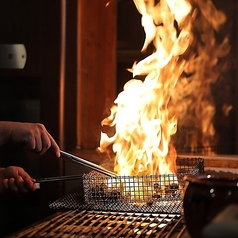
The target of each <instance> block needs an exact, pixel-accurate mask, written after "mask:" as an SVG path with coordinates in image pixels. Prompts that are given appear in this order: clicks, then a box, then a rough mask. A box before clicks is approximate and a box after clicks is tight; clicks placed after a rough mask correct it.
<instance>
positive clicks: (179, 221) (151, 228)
mask: <svg viewBox="0 0 238 238" xmlns="http://www.w3.org/2000/svg"><path fill="white" fill-rule="evenodd" d="M11 237H12V238H20V237H45V238H48V237H54V238H57V237H60V238H62V237H80V238H88V237H94V238H101V237H104V238H115V237H118V238H120V237H123V238H126V237H128V238H129V237H130V238H134V237H138V238H139V237H140V238H146V237H150V238H154V237H164V238H168V237H170V238H172V237H176V238H180V237H181V238H186V237H189V236H188V234H187V231H186V226H185V222H184V220H183V218H182V217H181V216H180V215H175V214H143V213H120V212H97V211H91V212H89V211H85V210H84V211H79V210H69V211H64V212H59V213H56V214H55V215H54V216H53V217H52V218H51V219H47V220H43V221H42V222H41V223H37V224H35V225H32V226H31V227H29V228H26V229H24V230H22V231H20V232H18V233H16V234H13V235H11Z"/></svg>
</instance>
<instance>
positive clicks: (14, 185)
mask: <svg viewBox="0 0 238 238" xmlns="http://www.w3.org/2000/svg"><path fill="white" fill-rule="evenodd" d="M0 187H1V188H0V191H1V193H2V194H3V193H6V192H7V193H28V192H29V191H35V190H36V184H34V182H33V181H32V180H24V179H23V178H22V177H18V178H9V179H7V178H5V179H4V180H3V181H2V184H1V186H0Z"/></svg>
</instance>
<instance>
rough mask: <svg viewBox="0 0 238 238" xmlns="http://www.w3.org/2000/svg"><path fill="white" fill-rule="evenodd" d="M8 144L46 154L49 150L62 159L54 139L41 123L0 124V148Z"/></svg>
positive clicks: (5, 122)
mask: <svg viewBox="0 0 238 238" xmlns="http://www.w3.org/2000/svg"><path fill="white" fill-rule="evenodd" d="M6 143H16V144H21V145H23V146H24V147H25V148H26V149H29V150H33V151H35V152H36V153H39V154H40V155H41V154H44V153H45V152H46V151H47V150H48V149H49V148H51V150H52V151H53V153H54V154H55V155H56V156H57V157H60V149H59V146H58V145H57V143H56V142H55V140H54V139H53V137H52V136H51V135H50V134H49V132H48V131H47V130H46V128H45V126H44V125H43V124H40V123H26V122H10V121H1V122H0V146H2V145H4V144H6Z"/></svg>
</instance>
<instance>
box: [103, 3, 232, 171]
mask: <svg viewBox="0 0 238 238" xmlns="http://www.w3.org/2000/svg"><path fill="white" fill-rule="evenodd" d="M134 3H135V6H136V8H137V9H138V11H139V12H140V14H141V16H142V17H141V24H142V26H143V27H144V31H145V34H146V37H145V42H144V45H143V47H142V51H146V50H147V48H148V46H151V45H152V44H153V46H154V51H153V53H152V54H151V55H149V56H148V57H146V58H145V59H143V60H142V61H140V62H136V63H135V64H134V65H133V67H132V69H131V70H132V73H133V78H132V79H131V80H129V81H128V82H127V83H126V84H125V85H124V89H123V91H122V92H121V93H120V94H119V95H118V97H117V98H116V99H115V105H114V106H113V107H112V108H111V114H110V116H109V117H107V118H105V119H104V120H103V121H102V126H109V127H113V128H114V129H115V131H114V134H113V135H112V136H109V135H108V134H107V133H104V132H102V133H101V140H100V147H99V151H101V152H105V151H106V150H107V149H108V148H110V146H111V147H112V150H113V152H114V154H115V166H114V170H115V172H116V173H117V174H119V175H151V174H170V173H175V172H176V157H177V154H176V149H175V147H174V145H173V141H172V138H173V137H172V136H173V135H175V133H176V132H177V127H178V123H179V122H181V125H182V126H183V125H184V122H185V121H189V123H190V124H192V125H193V126H194V125H196V123H198V124H197V125H196V126H195V127H196V128H197V130H198V131H199V133H197V134H196V133H194V132H192V133H191V134H189V133H188V135H187V137H189V139H190V142H189V143H190V144H189V145H190V146H191V147H196V146H197V145H198V144H199V140H200V138H202V143H203V145H205V146H209V145H210V140H211V138H213V137H214V134H215V130H214V126H213V122H212V119H213V115H214V113H215V108H214V103H213V99H212V97H211V92H210V85H211V84H212V83H215V82H216V80H217V78H218V75H219V73H220V71H218V70H217V66H220V64H219V59H220V58H222V57H225V56H226V55H227V54H228V52H229V49H230V48H229V44H228V40H227V38H224V39H223V41H221V42H219V44H218V43H217V42H216V39H215V33H216V32H217V31H218V30H219V28H220V27H221V25H222V24H223V23H224V22H225V20H226V18H225V15H224V14H223V13H222V12H220V11H218V10H217V9H216V8H215V7H214V5H213V4H212V2H211V1H208V0H207V1H204V0H190V1H187V0H160V1H155V0H134ZM199 29H200V30H199ZM138 76H140V78H141V77H143V78H144V79H143V80H140V79H137V78H138ZM190 124H189V125H190ZM199 137H200V138H199ZM185 143H187V139H186V140H185Z"/></svg>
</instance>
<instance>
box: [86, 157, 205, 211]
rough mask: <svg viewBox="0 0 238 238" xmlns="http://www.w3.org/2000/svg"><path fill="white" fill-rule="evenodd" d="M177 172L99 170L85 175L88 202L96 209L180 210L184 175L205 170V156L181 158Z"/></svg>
mask: <svg viewBox="0 0 238 238" xmlns="http://www.w3.org/2000/svg"><path fill="white" fill-rule="evenodd" d="M176 162H177V170H178V173H176V174H161V175H147V176H118V177H115V178H114V177H105V176H101V175H100V174H98V173H97V172H91V173H89V174H85V175H84V177H83V187H84V199H85V203H86V204H88V205H90V206H91V207H93V208H94V210H98V209H99V210H101V209H103V210H109V211H112V210H113V211H127V212H160V213H161V212H165V213H178V212H179V211H180V209H181V205H182V203H181V202H182V196H183V191H184V180H183V178H184V176H185V175H188V174H194V175H195V174H200V173H203V171H204V166H203V159H201V158H191V159H182V158H177V161H176Z"/></svg>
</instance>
